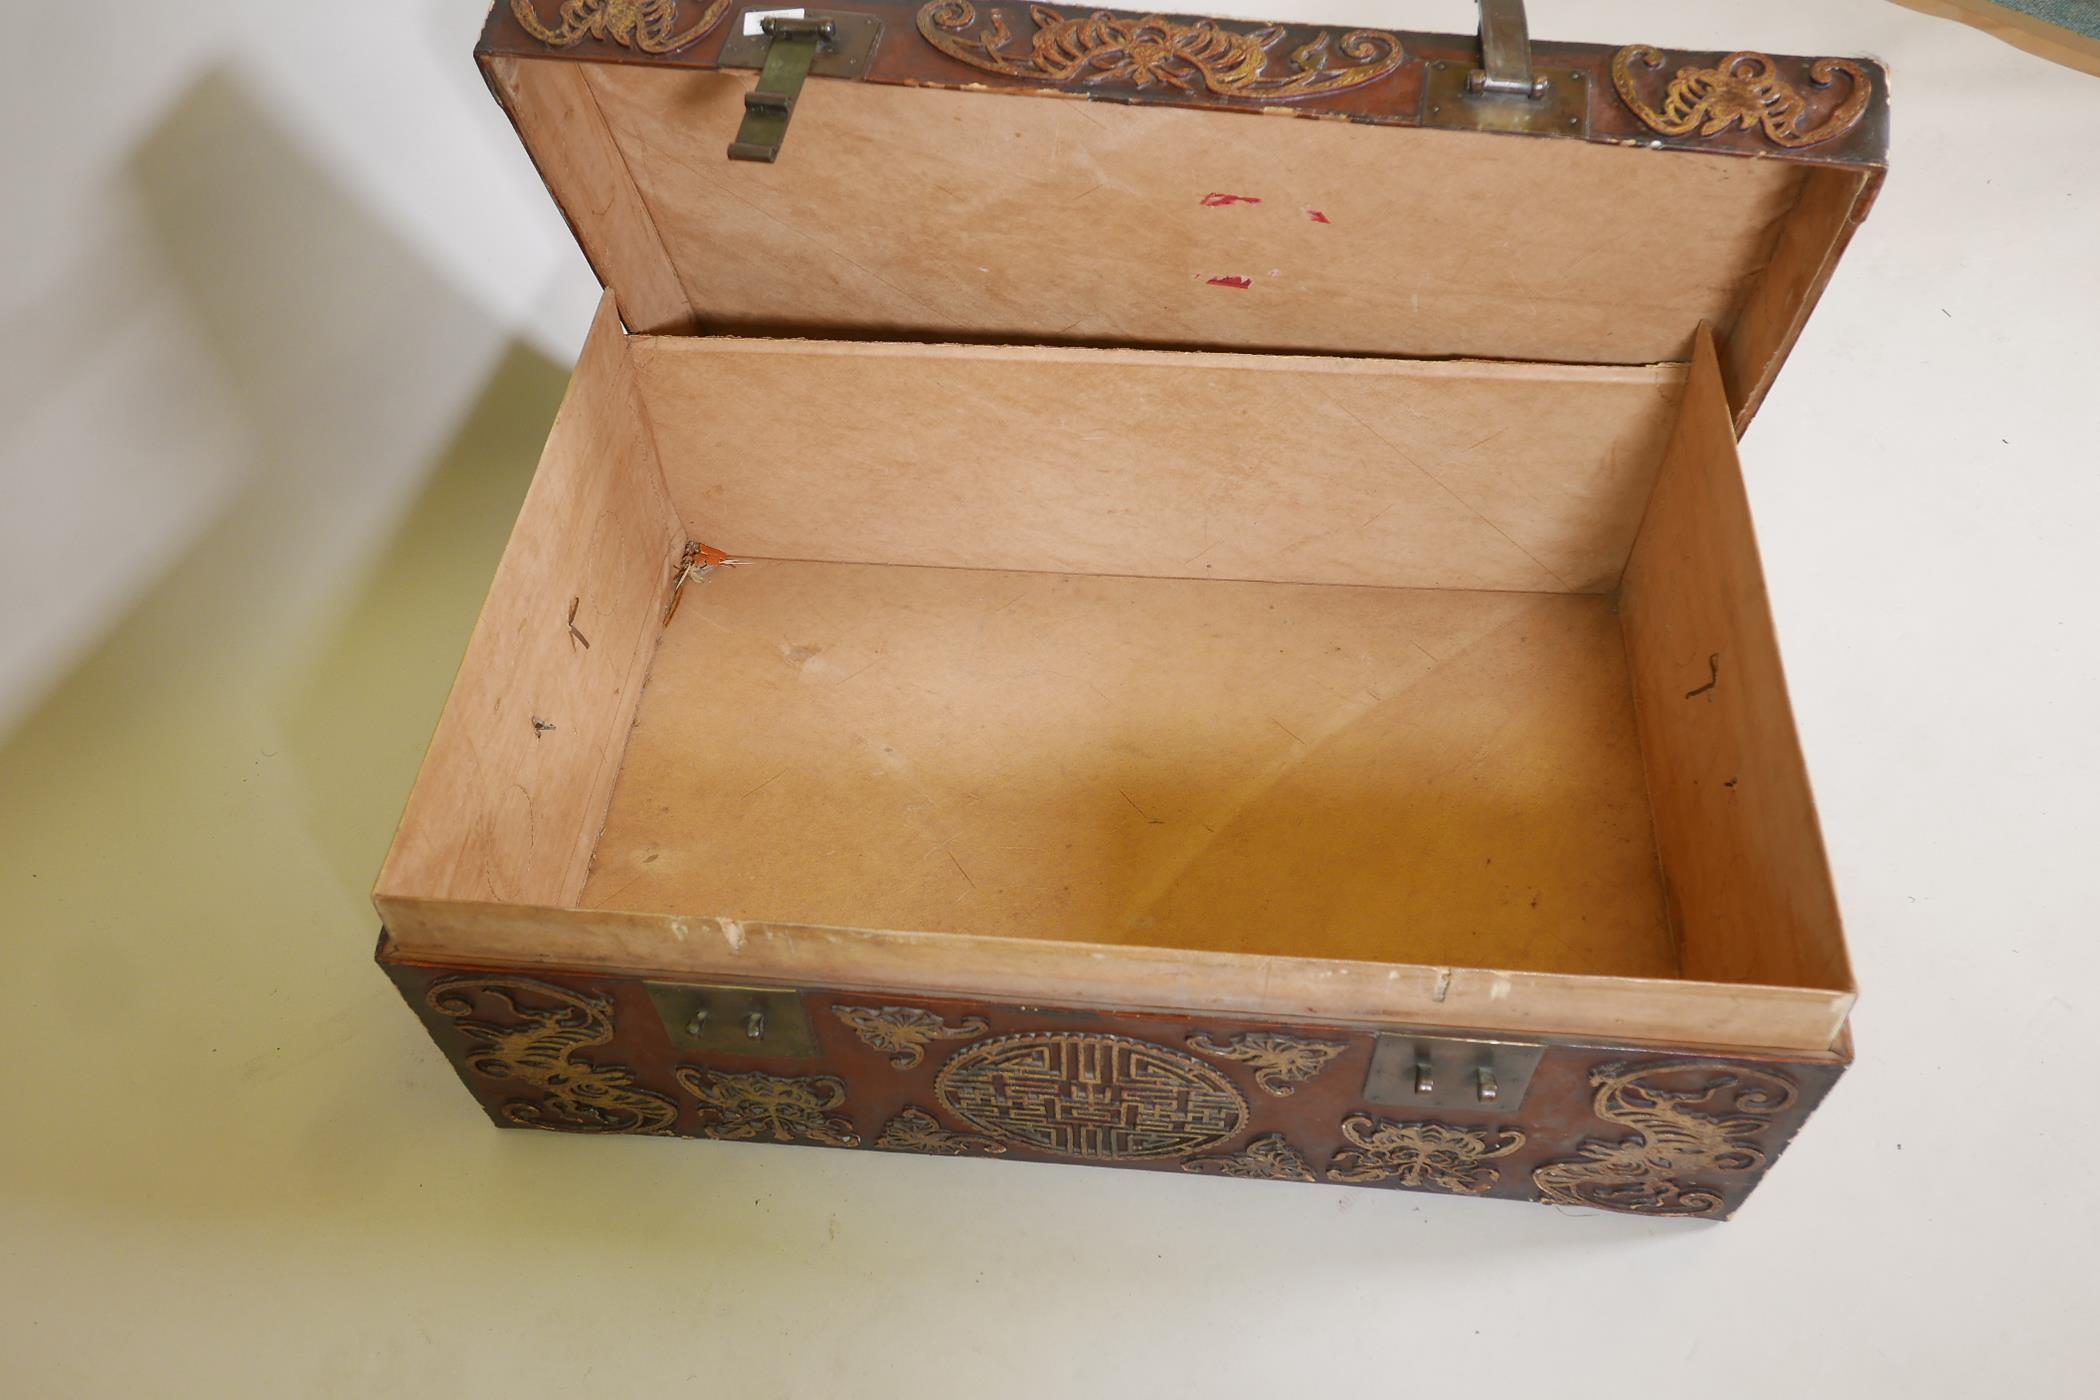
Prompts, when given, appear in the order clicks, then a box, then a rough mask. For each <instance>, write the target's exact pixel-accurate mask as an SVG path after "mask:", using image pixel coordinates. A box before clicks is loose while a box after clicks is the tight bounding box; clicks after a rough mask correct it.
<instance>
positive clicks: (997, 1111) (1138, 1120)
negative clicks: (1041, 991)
mask: <svg viewBox="0 0 2100 1400" xmlns="http://www.w3.org/2000/svg"><path fill="white" fill-rule="evenodd" d="M934 1092H935V1093H936V1094H938V1095H939V1096H940V1101H941V1107H943V1108H945V1109H947V1110H948V1111H949V1112H950V1113H952V1114H954V1115H955V1116H956V1117H958V1118H960V1119H962V1120H963V1121H964V1122H966V1123H969V1124H971V1125H973V1126H975V1127H978V1128H981V1129H983V1130H984V1131H985V1132H987V1133H990V1134H991V1135H992V1136H993V1137H995V1138H998V1139H999V1140H1000V1141H1002V1142H1006V1143H1009V1144H1011V1145H1013V1146H1016V1147H1021V1148H1025V1149H1027V1150H1029V1151H1031V1152H1044V1153H1051V1154H1054V1155H1057V1156H1060V1157H1078V1158H1083V1159H1086V1160H1090V1161H1100V1162H1130V1161H1145V1160H1150V1159H1156V1158H1162V1157H1181V1156H1185V1155H1187V1154H1189V1153H1191V1152H1201V1151H1203V1150H1205V1149H1208V1148H1213V1147H1218V1146H1221V1145H1222V1144H1224V1143H1226V1142H1229V1141H1231V1140H1232V1139H1233V1138H1235V1137H1237V1136H1238V1135H1239V1134H1240V1132H1241V1131H1242V1130H1243V1129H1245V1128H1246V1126H1247V1100H1246V1099H1245V1098H1243V1097H1242V1096H1241V1094H1240V1091H1239V1090H1238V1089H1236V1088H1234V1087H1233V1085H1232V1081H1231V1080H1229V1079H1227V1078H1225V1076H1224V1075H1222V1074H1220V1073H1218V1071H1216V1070H1215V1069H1212V1068H1211V1067H1210V1066H1209V1065H1207V1064H1205V1063H1203V1061H1201V1060H1199V1059H1196V1058H1195V1057H1194V1056H1191V1055H1184V1054H1183V1053H1181V1052H1180V1051H1179V1050H1173V1049H1169V1048H1168V1047H1167V1046H1164V1045H1154V1044H1153V1043H1152V1042H1150V1041H1147V1040H1132V1039H1129V1038H1127V1037H1125V1036H1120V1035H1103V1034H1097V1033H1094V1032H1088V1031H1021V1032H1017V1033H1016V1034H1013V1035H1002V1036H997V1037H995V1038H993V1039H991V1040H987V1041H982V1042H980V1043H979V1044H976V1045H970V1046H966V1047H964V1048H963V1049H961V1050H958V1051H956V1052H955V1054H954V1055H953V1056H951V1057H950V1058H949V1060H948V1063H947V1064H945V1065H943V1066H941V1072H940V1077H939V1078H938V1079H936V1080H935V1081H934Z"/></svg>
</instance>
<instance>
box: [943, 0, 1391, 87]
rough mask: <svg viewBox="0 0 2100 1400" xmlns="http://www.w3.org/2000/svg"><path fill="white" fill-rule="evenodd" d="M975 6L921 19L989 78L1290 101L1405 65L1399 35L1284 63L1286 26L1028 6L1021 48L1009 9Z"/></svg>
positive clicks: (946, 1) (958, 5) (1294, 52)
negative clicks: (1029, 29)
mask: <svg viewBox="0 0 2100 1400" xmlns="http://www.w3.org/2000/svg"><path fill="white" fill-rule="evenodd" d="M986 12H987V14H988V15H989V18H987V19H983V20H980V19H979V17H978V9H977V6H976V5H975V4H973V3H972V0H933V3H931V4H928V5H926V6H925V7H923V8H922V9H920V11H919V32H920V33H921V34H922V35H924V36H925V38H926V41H927V42H928V43H930V44H932V45H933V46H934V47H935V48H937V49H939V50H940V51H941V52H942V53H944V54H946V55H948V56H949V57H950V58H954V59H958V60H960V61H961V62H963V63H967V64H969V65H970V66H971V67H973V68H981V69H983V70H984V71H986V72H988V73H1001V74H1005V75H1006V76H1008V77H1013V78H1033V79H1036V80H1038V81H1041V82H1046V83H1057V84H1073V85H1078V86H1081V87H1092V86H1096V85H1101V84H1108V85H1128V86H1131V87H1134V88H1138V89H1160V90H1165V91H1169V92H1184V93H1194V92H1196V91H1198V90H1199V89H1200V90H1202V91H1206V92H1209V93H1211V94H1212V95H1214V96H1218V97H1245V98H1259V99H1261V100H1263V101H1268V102H1274V101H1289V100H1291V99H1294V98H1300V97H1315V96H1323V95H1328V94H1333V93H1337V92H1346V91H1348V90H1349V89H1350V88H1356V87H1362V86H1363V85H1364V84H1365V83H1370V82H1376V81H1377V80H1378V79H1380V78H1383V77H1386V76H1387V75H1389V74H1391V73H1393V72H1395V71H1397V70H1398V69H1399V67H1400V65H1401V64H1402V63H1403V62H1404V61H1405V55H1404V54H1402V52H1401V49H1400V39H1399V36H1397V35H1394V34H1389V33H1387V32H1385V31H1384V30H1379V29H1352V30H1349V31H1348V32H1346V33H1344V34H1342V35H1341V36H1340V37H1339V38H1336V37H1335V36H1334V35H1333V34H1332V33H1330V32H1329V31H1327V30H1324V29H1322V30H1319V31H1318V32H1317V33H1315V34H1314V36H1313V37H1312V38H1311V39H1310V40H1308V41H1307V42H1305V43H1302V44H1299V45H1298V46H1296V47H1295V48H1292V49H1291V50H1290V51H1289V52H1288V53H1287V54H1285V55H1282V56H1280V57H1279V55H1277V53H1276V52H1275V51H1276V48H1277V46H1278V45H1279V44H1280V43H1281V42H1282V41H1283V38H1284V35H1285V33H1286V30H1285V28H1284V26H1282V25H1246V24H1233V25H1229V26H1228V25H1227V24H1223V23H1220V22H1219V21H1217V20H1209V19H1195V20H1179V19H1168V18H1166V17H1165V16H1163V15H1131V14H1114V13H1111V12H1109V11H1106V10H1096V11H1093V12H1092V13H1090V14H1083V15H1078V16H1075V17H1070V18H1068V17H1066V16H1065V15H1064V14H1062V13H1061V12H1059V11H1057V10H1053V9H1051V8H1050V7H1049V6H1047V5H1030V6H1029V7H1028V17H1029V20H1030V22H1031V23H1032V24H1033V25H1034V32H1033V33H1032V34H1031V35H1030V36H1029V37H1028V40H1027V41H1026V43H1025V44H1022V45H1016V44H1015V42H1014V36H1013V31H1012V30H1011V29H1010V28H1009V27H1008V24H1007V18H1006V11H1005V9H1004V8H1003V7H1000V6H996V5H994V6H987V7H986Z"/></svg>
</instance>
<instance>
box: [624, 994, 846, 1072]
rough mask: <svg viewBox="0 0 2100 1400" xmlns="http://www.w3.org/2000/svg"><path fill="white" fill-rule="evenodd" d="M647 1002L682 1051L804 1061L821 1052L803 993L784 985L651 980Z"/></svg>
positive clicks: (672, 1043) (676, 1046)
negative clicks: (712, 984) (660, 1018)
mask: <svg viewBox="0 0 2100 1400" xmlns="http://www.w3.org/2000/svg"><path fill="white" fill-rule="evenodd" d="M645 985H646V986H647V987H648V989H649V1000H650V1001H652V1002H654V1003H656V1014H657V1015H659V1016H661V1017H662V1018H663V1022H664V1033H665V1034H667V1035H668V1036H670V1037H671V1045H672V1046H673V1048H675V1049H678V1050H692V1051H702V1052H705V1053H707V1054H710V1055H765V1056H777V1057H780V1058H782V1059H791V1060H806V1059H810V1058H813V1057H814V1056H815V1055H816V1053H817V1037H816V1031H815V1030H814V1028H813V1027H812V1026H811V1025H810V1021H809V1011H808V1008H806V1007H805V1006H803V1004H802V994H801V993H800V992H797V991H792V990H789V989H786V988H782V987H725V986H694V985H692V984H691V983H684V982H650V983H647V984H645Z"/></svg>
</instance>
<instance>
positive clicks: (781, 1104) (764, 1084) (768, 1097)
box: [678, 1066, 860, 1147]
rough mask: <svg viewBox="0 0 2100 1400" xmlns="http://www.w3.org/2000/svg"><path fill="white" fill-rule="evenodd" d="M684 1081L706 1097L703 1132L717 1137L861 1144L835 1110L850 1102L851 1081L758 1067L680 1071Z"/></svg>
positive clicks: (680, 1079) (682, 1083) (694, 1093)
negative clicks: (772, 1071)
mask: <svg viewBox="0 0 2100 1400" xmlns="http://www.w3.org/2000/svg"><path fill="white" fill-rule="evenodd" d="M678 1083H679V1084H680V1086H682V1087H683V1088H684V1089H685V1091H686V1092H687V1093H689V1094H691V1095H692V1096H693V1097H694V1098H695V1099H697V1100H699V1102H700V1131H701V1132H702V1133H703V1134H704V1135H706V1136H708V1137H711V1138H720V1139H722V1140H724V1141H729V1142H748V1141H750V1140H752V1139H754V1138H771V1139H772V1140H773V1141H774V1142H813V1143H817V1144H819V1145H821V1146H824V1147H858V1146H860V1134H859V1133H857V1132H855V1131H854V1129H853V1124H852V1122H851V1121H850V1120H848V1119H845V1118H834V1117H831V1116H830V1114H831V1110H833V1109H835V1108H839V1107H842V1106H843V1105H844V1104H845V1102H846V1086H845V1083H844V1082H843V1081H841V1080H839V1079H837V1078H834V1077H833V1076H831V1075H828V1074H812V1075H805V1076H802V1077H799V1078H798V1077H794V1076H789V1075H778V1074H765V1073H762V1072H760V1071H758V1070H742V1071H735V1070H720V1069H695V1068H693V1067H691V1066H686V1067H684V1068H682V1069H680V1070H679V1071H678Z"/></svg>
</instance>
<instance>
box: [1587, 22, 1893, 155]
mask: <svg viewBox="0 0 2100 1400" xmlns="http://www.w3.org/2000/svg"><path fill="white" fill-rule="evenodd" d="M1662 63H1663V55H1662V50H1660V49H1655V48H1650V47H1648V46H1647V45H1645V44H1634V45H1630V46H1628V47H1626V48H1623V49H1620V50H1619V51H1618V52H1617V53H1615V54H1613V55H1612V60H1611V80H1612V85H1613V86H1614V87H1616V88H1617V89H1618V90H1619V97H1620V99H1621V100H1622V101H1624V102H1625V104H1626V105H1627V107H1629V108H1631V109H1632V111H1633V114H1634V115H1635V116H1636V117H1639V118H1640V119H1641V122H1642V124H1643V125H1644V126H1646V127H1647V128H1648V129H1649V130H1650V131H1654V132H1659V133H1661V134H1662V135H1664V136H1692V135H1697V136H1701V137H1706V136H1718V135H1720V134H1721V133H1722V132H1724V131H1727V130H1728V129H1729V128H1730V127H1741V128H1742V129H1743V130H1745V131H1752V130H1758V129H1762V130H1763V132H1764V134H1765V139H1766V140H1768V141H1771V142H1772V143H1773V144H1774V145H1779V146H1785V147H1787V148H1788V149H1790V150H1798V149H1800V148H1801V147H1804V146H1819V145H1821V144H1823V143H1824V142H1825V141H1831V140H1835V139H1836V138H1838V137H1840V136H1843V135H1844V134H1845V133H1846V132H1848V131H1850V130H1851V129H1852V128H1853V127H1855V126H1857V125H1858V124H1859V119H1860V117H1861V115H1863V114H1864V113H1865V112H1866V110H1867V103H1868V101H1869V100H1870V99H1871V98H1872V97H1873V95H1874V81H1873V79H1871V78H1869V77H1868V76H1867V72H1866V70H1865V69H1864V68H1862V67H1860V66H1859V65H1858V64H1857V63H1854V62H1852V61H1851V60H1850V59H1844V58H1819V59H1817V60H1816V61H1815V62H1814V63H1813V64H1811V65H1809V70H1808V76H1809V81H1810V82H1811V83H1813V84H1814V85H1815V86H1816V87H1818V88H1826V87H1829V86H1830V85H1831V83H1832V82H1833V81H1834V80H1835V79H1836V78H1838V77H1839V76H1840V75H1842V76H1843V77H1844V79H1845V82H1846V84H1847V86H1846V89H1845V94H1844V97H1843V100H1841V101H1840V102H1839V103H1838V104H1837V106H1836V107H1834V108H1832V109H1831V111H1830V112H1829V114H1828V115H1826V116H1825V117H1824V118H1823V120H1822V121H1820V122H1817V123H1816V124H1815V125H1813V126H1810V125H1808V124H1807V122H1808V114H1809V102H1808V99H1807V98H1806V97H1804V96H1802V94H1801V93H1800V91H1799V90H1798V89H1796V88H1795V87H1794V86H1793V85H1792V84H1791V83H1788V82H1786V81H1785V80H1784V79H1782V78H1781V77H1780V76H1779V69H1778V65H1777V64H1775V63H1773V62H1772V60H1771V58H1770V57H1769V56H1767V55H1765V54H1761V53H1750V52H1743V53H1732V54H1730V55H1728V57H1726V58H1724V59H1722V60H1721V62H1720V65H1719V66H1718V67H1714V68H1694V67H1691V66H1689V65H1687V66H1685V67H1683V68H1680V69H1678V70H1677V72H1676V73H1675V74H1673V75H1672V76H1671V78H1670V83H1669V87H1668V88H1667V89H1665V90H1664V92H1663V99H1662V105H1661V106H1660V107H1654V106H1651V105H1649V103H1648V100H1647V99H1646V98H1645V97H1644V96H1643V95H1642V93H1641V82H1640V78H1639V77H1638V75H1636V73H1635V72H1634V66H1635V65H1636V64H1638V65H1639V66H1640V67H1642V68H1644V69H1656V68H1660V67H1661V66H1662Z"/></svg>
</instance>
